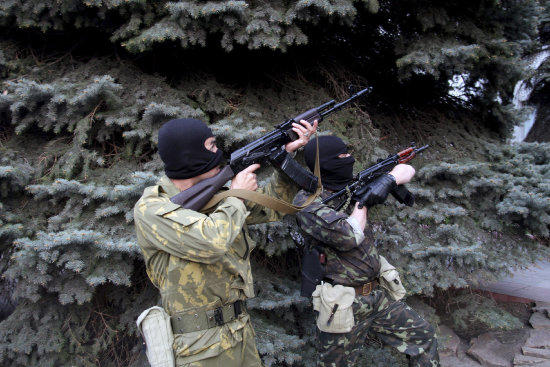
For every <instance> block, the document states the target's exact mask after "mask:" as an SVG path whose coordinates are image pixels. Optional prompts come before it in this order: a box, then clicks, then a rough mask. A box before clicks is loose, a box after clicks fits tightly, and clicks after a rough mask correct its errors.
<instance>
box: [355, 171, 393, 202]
mask: <svg viewBox="0 0 550 367" xmlns="http://www.w3.org/2000/svg"><path fill="white" fill-rule="evenodd" d="M396 186H397V184H396V183H395V177H393V176H392V175H389V174H384V175H382V176H380V177H378V178H377V179H376V180H374V181H372V182H371V183H369V184H368V185H365V186H363V187H362V188H361V189H359V190H357V192H356V193H355V194H354V195H353V199H354V200H355V201H356V202H357V204H358V205H357V207H358V208H359V209H361V208H362V207H363V206H366V207H367V208H370V207H371V206H374V205H378V204H382V203H383V202H384V201H386V199H387V197H388V195H389V193H390V192H391V191H392V190H393V189H394V188H395V187H396Z"/></svg>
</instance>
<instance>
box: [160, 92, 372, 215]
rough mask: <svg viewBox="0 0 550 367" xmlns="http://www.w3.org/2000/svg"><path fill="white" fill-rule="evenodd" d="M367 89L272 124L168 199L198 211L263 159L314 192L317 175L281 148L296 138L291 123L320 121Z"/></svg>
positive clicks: (299, 184)
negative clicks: (209, 175) (215, 170)
mask: <svg viewBox="0 0 550 367" xmlns="http://www.w3.org/2000/svg"><path fill="white" fill-rule="evenodd" d="M370 89H371V88H365V89H363V90H360V91H359V92H357V93H354V94H353V95H351V96H350V97H349V98H348V99H346V100H345V101H343V102H340V103H336V101H335V100H331V101H329V102H327V103H324V104H322V105H320V106H318V107H315V108H312V109H310V110H308V111H306V112H304V113H302V114H299V115H298V116H296V117H294V118H291V119H288V120H286V121H285V122H283V123H281V124H279V125H277V126H275V129H274V130H272V131H270V132H269V133H267V134H265V135H264V136H262V137H260V138H258V139H256V140H254V141H253V142H251V143H248V144H247V145H246V146H244V147H242V148H240V149H237V150H236V151H234V152H233V153H231V159H230V161H229V164H228V165H227V166H225V167H224V168H223V169H222V170H221V171H220V173H218V174H217V175H216V176H214V177H212V178H209V179H206V180H203V181H201V182H199V183H198V184H196V185H193V186H192V187H190V188H189V189H187V190H184V191H182V192H180V193H179V194H177V195H175V196H173V197H172V198H171V199H170V200H171V201H172V202H173V203H176V204H178V205H181V206H183V207H184V208H188V209H193V210H200V209H202V208H203V207H204V205H205V204H206V203H207V202H208V201H209V200H210V198H211V197H212V196H214V194H215V193H217V192H218V190H219V189H220V188H221V187H222V186H223V185H225V183H226V182H227V181H228V180H230V179H231V178H233V177H234V176H235V175H236V174H237V173H239V172H240V171H242V170H243V169H245V168H246V167H248V166H250V165H251V164H254V163H260V162H264V161H269V162H271V163H273V164H274V165H275V166H277V167H279V168H280V169H281V170H282V171H283V172H285V173H286V174H287V175H288V176H289V177H290V178H291V179H292V180H293V181H294V182H296V184H298V186H300V187H302V188H304V189H306V190H308V191H312V192H313V191H315V188H316V187H317V177H315V176H314V175H312V174H311V173H310V172H309V171H308V170H306V169H305V168H303V167H302V166H301V165H300V164H298V163H297V162H296V161H295V160H294V159H293V158H292V157H291V156H290V155H289V154H288V153H287V152H286V150H285V149H284V145H285V144H286V143H289V142H291V141H294V140H296V139H298V135H297V134H296V133H294V131H292V124H293V123H300V121H301V120H306V121H308V122H309V123H313V122H314V121H315V120H317V121H319V122H321V121H322V120H323V118H325V117H326V116H328V115H330V114H331V113H334V112H336V111H339V110H340V109H342V108H343V107H344V106H346V105H347V104H349V103H351V102H353V101H354V100H356V99H358V98H359V97H361V96H363V95H364V94H366V93H367V92H369V91H370Z"/></svg>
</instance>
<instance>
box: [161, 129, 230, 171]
mask: <svg viewBox="0 0 550 367" xmlns="http://www.w3.org/2000/svg"><path fill="white" fill-rule="evenodd" d="M211 136H214V134H213V133H212V130H210V128H209V127H208V126H206V124H205V123H204V122H202V121H201V120H197V119H176V120H170V121H168V122H166V123H165V124H164V125H162V126H161V127H160V129H159V133H158V151H159V155H160V158H161V159H162V161H163V162H164V172H165V173H166V176H168V177H169V178H174V179H185V178H191V177H195V176H198V175H201V174H203V173H205V172H208V171H210V170H211V169H212V168H214V167H216V166H218V165H219V164H220V163H221V162H222V159H223V152H222V151H221V149H218V150H217V151H216V152H215V153H214V152H212V151H210V150H208V149H206V147H205V146H204V142H205V141H206V139H208V138H209V137H211Z"/></svg>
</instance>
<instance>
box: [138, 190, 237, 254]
mask: <svg viewBox="0 0 550 367" xmlns="http://www.w3.org/2000/svg"><path fill="white" fill-rule="evenodd" d="M135 213H136V214H137V215H135V220H136V228H137V230H138V231H140V235H141V236H143V237H144V238H147V239H148V241H147V242H148V246H152V247H154V248H156V249H158V250H162V251H165V252H168V253H169V254H171V255H174V256H177V257H181V258H184V259H187V260H191V261H196V262H202V263H207V264H212V263H214V262H216V261H217V260H219V259H220V258H221V257H222V256H223V255H224V254H225V253H226V252H227V250H228V249H229V247H230V246H231V244H232V243H233V241H234V240H235V238H236V237H237V236H238V235H239V234H240V233H241V230H242V227H243V225H244V223H245V219H246V217H247V216H248V212H247V210H246V207H245V206H244V203H243V202H242V201H241V200H240V199H237V198H233V197H229V198H226V199H224V200H223V201H222V202H221V203H220V204H219V205H218V207H217V208H216V210H215V211H214V212H212V213H210V214H208V215H205V214H202V213H199V212H196V211H193V210H189V209H184V208H182V207H180V206H179V205H176V204H173V203H172V202H170V201H166V200H164V201H163V200H156V201H154V202H143V203H139V205H138V206H137V207H136V209H135Z"/></svg>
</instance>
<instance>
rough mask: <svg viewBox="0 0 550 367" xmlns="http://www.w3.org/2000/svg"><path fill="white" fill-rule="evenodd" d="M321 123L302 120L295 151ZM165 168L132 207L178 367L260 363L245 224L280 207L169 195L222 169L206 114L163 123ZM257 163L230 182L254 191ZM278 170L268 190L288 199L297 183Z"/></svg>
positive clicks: (250, 243) (251, 246)
mask: <svg viewBox="0 0 550 367" xmlns="http://www.w3.org/2000/svg"><path fill="white" fill-rule="evenodd" d="M316 128H317V122H315V123H314V124H313V126H312V125H311V124H309V123H308V122H306V121H303V120H302V121H301V124H294V127H293V130H294V132H295V133H297V134H298V139H297V140H295V141H293V142H290V143H288V144H286V145H285V149H286V150H287V152H294V151H296V150H297V149H298V148H300V147H302V146H304V145H305V144H306V143H307V142H308V138H309V136H310V135H311V134H313V133H314V132H315V130H316ZM158 150H159V154H160V157H161V159H162V161H163V163H164V170H165V175H164V176H163V177H162V178H161V179H160V181H159V182H158V183H157V184H156V185H155V186H151V187H148V188H146V189H145V191H144V193H143V196H142V197H141V198H140V199H139V201H138V202H137V203H136V205H135V207H134V220H135V226H136V233H137V239H138V244H139V246H140V248H141V251H142V253H143V256H144V259H145V264H146V269H147V274H148V275H149V278H150V279H151V281H152V282H153V284H154V285H155V286H156V287H157V288H158V289H159V290H160V294H161V297H162V306H163V308H164V309H165V310H166V312H167V313H168V315H169V316H170V321H171V326H172V331H173V334H174V342H173V350H174V355H175V364H176V366H193V367H195V366H201V367H209V366H223V367H232V366H233V367H241V366H261V365H262V363H261V360H260V356H259V355H258V351H257V349H256V345H255V340H254V335H255V333H254V330H253V328H252V325H251V323H250V316H249V314H248V313H247V310H246V305H245V301H246V299H247V298H251V297H254V289H253V285H252V273H251V269H250V253H251V251H252V250H253V249H254V246H255V245H254V242H253V241H252V239H251V238H250V236H249V234H248V230H247V227H246V224H247V223H248V224H250V223H261V222H267V221H273V220H278V219H280V217H281V216H282V214H280V213H277V212H275V211H273V210H271V209H267V208H265V207H262V206H260V205H256V204H254V203H250V202H248V201H247V202H244V201H243V200H241V199H238V198H236V197H227V198H225V199H223V200H222V201H220V202H219V203H218V204H217V206H215V207H214V208H213V209H212V211H210V212H209V213H207V214H203V213H200V212H196V211H193V210H190V209H184V208H182V207H181V206H179V205H176V204H174V203H172V202H171V201H170V198H171V197H173V196H174V195H176V194H178V193H179V192H181V191H183V190H185V189H187V188H190V187H192V186H193V185H195V184H197V183H198V182H200V181H202V180H204V179H206V178H209V177H212V176H214V175H216V174H217V173H218V172H219V171H220V163H221V162H222V151H221V150H220V149H218V148H217V146H216V142H215V138H214V136H213V134H212V131H211V130H210V128H209V127H207V126H206V125H205V124H204V123H203V122H202V121H200V120H195V119H177V120H171V121H168V122H167V123H165V124H164V125H163V126H162V127H161V128H160V130H159V135H158ZM259 167H260V165H259V164H253V165H251V166H249V167H248V168H246V169H244V170H243V171H241V172H240V173H238V174H237V175H236V176H235V177H234V178H233V180H232V183H231V188H232V189H245V190H256V189H257V187H258V184H257V181H256V174H255V173H254V171H255V170H256V169H258V168H259ZM283 176H284V175H280V176H279V175H278V174H277V173H275V174H274V175H273V177H272V178H271V181H270V183H269V184H268V185H267V186H266V187H265V188H264V190H263V192H264V193H265V194H268V195H271V196H275V197H278V198H280V199H283V200H287V201H290V200H292V198H293V197H294V194H295V193H296V191H297V188H294V186H293V185H292V184H291V181H290V180H289V179H287V178H286V176H285V177H283Z"/></svg>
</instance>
